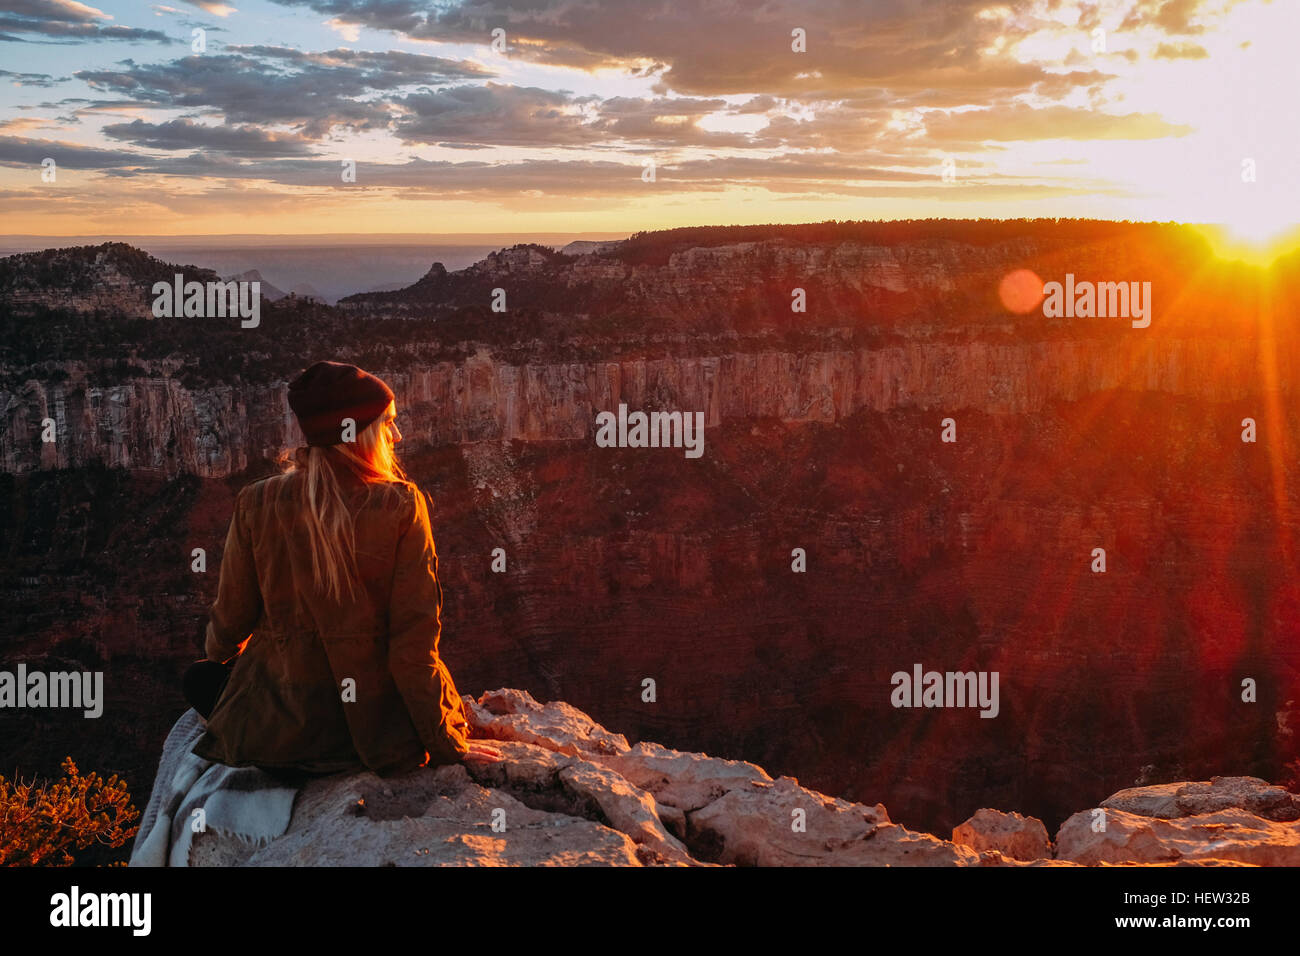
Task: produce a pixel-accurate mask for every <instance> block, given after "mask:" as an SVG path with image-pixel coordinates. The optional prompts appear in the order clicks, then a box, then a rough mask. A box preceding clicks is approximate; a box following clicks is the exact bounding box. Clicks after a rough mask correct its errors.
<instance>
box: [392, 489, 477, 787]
mask: <svg viewBox="0 0 1300 956" xmlns="http://www.w3.org/2000/svg"><path fill="white" fill-rule="evenodd" d="M413 499H414V500H413V511H414V513H413V515H412V517H411V520H410V522H409V523H408V524H406V525H405V531H403V533H402V535H401V537H400V538H399V539H398V543H397V564H396V567H395V568H394V570H393V590H392V596H391V597H390V599H389V610H388V668H389V671H390V672H391V673H392V675H393V681H394V683H396V685H397V689H398V691H399V692H400V693H401V695H402V699H403V701H404V702H405V703H406V709H407V711H408V712H409V713H410V715H411V722H412V723H414V724H415V729H416V731H417V732H418V733H419V735H420V740H421V741H422V742H423V743H424V746H425V749H426V750H428V752H429V763H430V764H431V765H439V764H445V763H455V762H457V761H459V760H460V758H461V757H462V756H463V755H464V754H466V753H468V752H469V726H468V723H467V721H466V719H465V712H464V707H463V704H462V703H461V699H460V694H459V693H458V692H457V690H456V685H455V682H453V681H452V678H451V674H450V672H448V670H447V668H446V666H445V665H444V664H443V662H442V659H441V658H440V657H439V656H438V639H439V637H440V636H441V632H442V584H441V582H439V580H438V552H437V551H436V549H435V548H434V544H433V529H432V526H431V525H430V522H429V508H428V505H427V503H426V500H425V495H424V492H423V491H420V490H419V489H416V490H415V493H414V496H413Z"/></svg>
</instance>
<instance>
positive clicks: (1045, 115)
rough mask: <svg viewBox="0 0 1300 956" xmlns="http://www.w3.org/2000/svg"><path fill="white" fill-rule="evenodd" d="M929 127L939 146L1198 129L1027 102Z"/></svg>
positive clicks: (933, 120) (1149, 135)
mask: <svg viewBox="0 0 1300 956" xmlns="http://www.w3.org/2000/svg"><path fill="white" fill-rule="evenodd" d="M925 128H926V132H927V134H928V135H929V137H930V139H931V140H933V141H935V142H946V143H955V142H960V143H965V144H977V143H982V142H986V141H994V142H999V141H1016V140H1042V139H1074V140H1099V139H1163V138H1164V137H1166V136H1186V135H1187V134H1188V133H1190V132H1192V127H1190V126H1181V125H1179V126H1176V125H1174V124H1172V123H1168V122H1166V121H1165V120H1164V119H1163V118H1162V117H1161V116H1160V115H1159V114H1158V113H1125V114H1123V115H1118V114H1113V113H1101V112H1097V111H1096V110H1088V109H1077V108H1075V107H1070V106H1048V107H1044V108H1042V109H1034V108H1033V107H1031V106H1027V105H1025V104H1023V103H1017V104H1014V105H1012V106H1006V107H999V108H996V109H987V110H969V111H966V112H962V113H949V112H939V111H936V112H933V113H927V114H926V116H925Z"/></svg>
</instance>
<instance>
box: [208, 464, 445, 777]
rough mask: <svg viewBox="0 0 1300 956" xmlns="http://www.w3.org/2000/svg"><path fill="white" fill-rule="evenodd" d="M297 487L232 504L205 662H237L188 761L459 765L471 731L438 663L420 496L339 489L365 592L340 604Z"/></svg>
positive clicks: (255, 492) (384, 488) (432, 571)
mask: <svg viewBox="0 0 1300 956" xmlns="http://www.w3.org/2000/svg"><path fill="white" fill-rule="evenodd" d="M302 478H303V475H302V473H295V472H291V473H288V474H284V475H276V476H273V477H271V478H264V479H262V480H260V481H255V482H253V483H252V484H250V485H248V486H247V487H245V488H244V489H243V490H241V491H240V493H239V496H238V498H237V500H236V502H235V513H234V516H233V518H232V519H231V522H230V530H229V532H228V534H227V537H226V549H225V553H224V555H223V556H222V559H221V578H220V581H219V583H218V586H217V599H216V601H215V602H214V603H213V604H212V606H211V608H210V620H209V623H208V629H207V638H206V644H205V651H206V653H207V656H208V658H209V659H210V660H214V661H227V660H229V659H230V658H231V657H233V656H235V655H236V654H239V658H238V660H237V661H236V663H235V666H234V670H233V671H232V672H231V675H230V679H229V681H228V682H227V684H226V687H225V689H224V690H223V691H222V693H221V696H220V698H219V699H218V700H217V703H216V706H215V707H214V709H213V711H212V714H211V716H210V717H209V719H208V726H207V732H206V733H205V734H204V735H203V736H202V738H200V740H199V742H198V743H197V744H195V746H194V750H193V752H194V753H195V754H198V755H199V756H200V757H204V758H206V759H208V760H214V761H217V762H219V763H224V764H227V765H230V766H260V767H270V768H297V769H300V770H307V771H313V772H317V773H329V772H335V771H341V770H351V769H361V768H363V767H365V768H369V769H371V770H373V771H375V772H376V773H380V774H383V775H390V774H394V773H400V772H403V771H406V770H410V769H414V768H415V767H417V766H421V765H424V764H426V763H427V764H430V765H440V764H446V763H455V762H457V761H459V760H460V758H461V756H462V755H463V754H465V753H466V752H468V750H469V743H468V738H469V726H468V720H467V719H466V714H465V710H464V705H463V703H462V701H461V698H460V694H459V693H458V692H457V690H456V685H455V683H454V682H453V681H452V678H451V674H450V673H449V672H448V671H447V668H446V666H445V665H444V664H443V662H442V659H441V657H440V656H439V654H438V640H439V637H440V633H441V613H442V585H441V583H440V582H439V580H438V554H437V551H436V550H435V549H434V543H433V531H432V527H431V525H430V521H429V511H430V506H429V503H428V502H427V500H426V496H425V494H424V492H423V491H420V490H419V489H418V488H417V487H416V486H415V485H414V484H410V485H404V484H400V483H397V482H380V483H371V484H369V485H366V484H364V483H363V482H362V481H361V480H360V479H359V478H357V477H355V476H353V475H351V474H347V475H341V481H342V487H343V488H344V491H345V497H347V499H348V502H349V511H350V512H351V513H352V514H353V515H354V516H355V550H354V554H355V556H356V563H357V567H358V570H359V582H360V584H359V588H358V590H357V592H356V593H355V595H354V596H353V597H351V598H349V597H347V595H346V592H345V596H344V599H343V600H342V601H341V602H340V601H335V600H333V599H332V598H330V597H329V596H328V595H327V594H326V593H325V592H324V591H323V590H322V589H320V588H318V587H317V586H316V585H315V583H314V580H313V574H312V563H311V554H310V551H309V543H308V542H309V539H308V537H307V526H306V524H305V522H304V519H303V504H302V499H303V481H302ZM245 642H247V643H245ZM241 645H243V648H242V652H241Z"/></svg>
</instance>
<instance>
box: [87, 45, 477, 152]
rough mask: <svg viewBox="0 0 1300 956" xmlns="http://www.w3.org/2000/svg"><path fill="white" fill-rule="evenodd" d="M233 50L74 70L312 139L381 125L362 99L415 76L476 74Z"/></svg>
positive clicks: (106, 85)
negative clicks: (293, 130) (290, 127)
mask: <svg viewBox="0 0 1300 956" xmlns="http://www.w3.org/2000/svg"><path fill="white" fill-rule="evenodd" d="M228 49H230V50H232V51H233V52H230V53H225V54H208V55H203V56H189V57H185V58H183V59H180V60H174V61H172V62H170V63H147V64H139V63H135V62H133V61H131V60H127V61H125V62H124V64H123V66H122V68H121V69H116V70H82V71H80V72H78V73H77V74H76V76H77V78H78V79H81V80H84V81H85V82H86V83H88V84H89V85H90V86H91V87H92V88H94V89H96V90H100V91H104V92H110V93H117V94H119V95H122V96H129V97H131V99H133V100H134V101H136V102H138V103H148V104H152V105H155V106H159V107H175V108H187V109H201V110H205V111H208V112H211V113H219V114H221V115H222V116H223V117H225V118H226V119H227V120H228V121H230V122H233V123H259V124H261V123H265V124H274V125H294V126H296V127H298V131H299V132H302V133H304V134H305V135H307V136H311V137H313V138H318V139H319V138H323V137H324V136H326V135H327V134H328V133H329V131H330V129H331V128H332V127H334V126H345V127H348V128H351V129H353V130H382V129H386V128H387V127H388V125H389V123H390V121H391V119H392V111H391V107H390V105H389V104H388V103H387V102H385V101H384V100H382V99H367V98H366V97H367V96H368V94H371V93H373V92H376V91H391V90H394V89H397V88H400V87H402V86H405V85H410V84H414V83H416V82H426V83H427V82H435V81H437V80H439V79H441V80H448V79H456V78H464V77H477V76H482V75H483V74H484V72H485V71H484V70H483V69H482V68H480V67H477V66H475V65H473V64H467V63H462V62H460V61H456V60H447V59H443V58H442V57H433V56H424V55H421V54H416V53H400V52H390V53H370V52H359V51H353V50H332V51H328V52H322V53H303V52H301V51H298V50H292V49H289V48H286V47H268V46H252V47H230V48H228Z"/></svg>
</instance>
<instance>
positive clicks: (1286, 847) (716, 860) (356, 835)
mask: <svg viewBox="0 0 1300 956" xmlns="http://www.w3.org/2000/svg"><path fill="white" fill-rule="evenodd" d="M465 701H466V704H467V709H468V711H469V713H470V717H471V723H472V725H473V728H474V731H473V736H474V737H475V738H477V739H486V740H489V741H491V742H492V744H493V746H495V747H497V749H499V750H500V751H502V753H503V755H504V759H503V760H501V761H498V762H493V763H482V762H465V763H462V764H455V765H451V766H445V767H438V768H425V769H421V770H417V771H414V772H412V773H409V774H404V775H402V776H399V777H392V778H387V779H381V778H379V777H377V776H375V775H374V774H370V773H360V774H336V775H334V776H332V777H327V778H322V779H318V780H315V781H312V782H311V783H309V784H308V785H307V786H306V787H305V788H304V789H303V790H302V791H301V792H300V793H299V795H298V798H297V802H296V803H295V807H294V813H293V819H292V821H291V823H290V826H289V830H288V832H286V833H285V834H284V835H283V836H281V837H280V838H278V839H276V840H274V841H273V842H271V843H270V844H269V845H267V846H264V847H260V848H258V847H254V846H252V845H251V844H244V843H241V842H240V841H239V840H237V839H235V838H233V837H229V836H226V835H223V834H221V833H219V832H217V831H213V830H209V831H206V832H204V833H201V834H198V835H197V836H196V837H195V840H194V847H193V850H192V851H191V854H190V862H191V864H192V865H196V866H230V865H248V866H332V865H345V866H358V865H360V866H453V865H455V866H499V865H505V866H699V865H718V864H721V865H736V866H1008V865H1036V866H1048V865H1070V864H1077V863H1102V862H1104V863H1155V864H1169V863H1179V862H1182V863H1202V864H1203V863H1221V862H1232V861H1237V862H1245V863H1258V864H1262V865H1271V864H1280V865H1287V864H1289V863H1292V862H1294V861H1295V860H1296V859H1297V858H1298V857H1297V853H1296V846H1297V839H1296V830H1297V828H1296V827H1295V826H1291V827H1288V825H1286V824H1281V823H1272V822H1270V821H1266V820H1263V819H1261V818H1259V817H1257V816H1255V815H1254V814H1252V813H1251V812H1250V811H1248V810H1245V809H1234V810H1230V811H1216V812H1214V813H1210V814H1206V815H1200V816H1195V817H1191V818H1189V819H1188V820H1186V821H1185V822H1182V823H1180V824H1173V823H1170V822H1168V821H1160V822H1159V823H1158V824H1156V826H1162V827H1164V829H1163V830H1160V831H1159V832H1153V831H1152V826H1153V825H1152V824H1151V822H1150V821H1151V820H1153V819H1154V818H1141V817H1138V816H1137V815H1135V814H1131V813H1126V812H1124V811H1118V810H1111V811H1108V812H1107V813H1108V818H1109V819H1111V820H1114V822H1115V824H1116V825H1112V826H1110V827H1108V829H1107V831H1106V832H1107V834H1110V836H1109V837H1106V835H1105V834H1102V835H1101V836H1102V839H1100V840H1097V839H1094V840H1090V841H1089V840H1080V835H1079V834H1078V833H1077V832H1076V831H1077V830H1078V828H1077V827H1076V826H1075V825H1074V824H1073V823H1072V822H1067V824H1066V826H1065V827H1063V828H1062V833H1061V836H1060V837H1059V839H1060V841H1061V845H1062V847H1064V848H1066V849H1067V850H1068V851H1069V852H1068V853H1061V854H1059V856H1060V857H1061V859H1052V857H1051V850H1050V844H1048V843H1047V839H1046V831H1045V830H1044V829H1043V826H1042V823H1041V822H1040V821H1038V820H1035V819H1033V818H1032V817H1030V818H1025V817H1021V816H1020V815H1019V814H1001V813H998V812H997V811H992V810H981V811H980V812H979V813H978V814H976V815H975V817H973V818H972V819H971V820H969V821H967V822H966V823H965V824H962V826H960V827H958V828H957V831H956V832H955V833H954V839H953V841H952V842H949V841H946V840H941V839H939V838H937V837H935V836H932V835H930V834H927V833H918V832H913V831H911V830H908V829H907V828H905V827H902V826H899V825H898V824H895V823H893V822H891V821H890V819H889V815H888V813H887V811H886V809H885V807H883V806H881V805H880V804H876V805H875V806H866V805H863V804H858V803H851V802H848V801H845V800H840V799H836V798H833V797H828V796H826V795H824V794H821V793H818V792H816V791H813V790H809V789H807V788H805V787H802V786H800V785H799V783H798V781H797V780H794V779H793V778H790V777H779V778H777V779H776V780H773V779H772V778H771V777H769V776H768V775H767V773H765V772H764V771H763V770H762V768H760V767H758V766H755V765H754V764H751V763H746V762H744V761H739V760H726V759H720V758H716V757H710V756H708V755H707V754H701V753H686V752H682V751H676V750H670V749H668V748H665V747H662V746H659V745H658V744H652V743H644V742H643V743H640V744H637V745H636V746H629V745H628V742H627V740H626V739H625V738H624V737H623V736H622V735H620V734H616V733H611V732H610V731H608V730H606V729H605V728H604V727H602V726H600V725H599V724H597V723H596V722H595V721H593V720H592V719H591V718H590V717H588V716H587V715H586V714H584V713H582V712H581V711H579V710H577V709H576V708H574V707H571V706H570V705H568V704H566V703H563V702H553V703H548V704H545V705H543V704H541V703H539V702H538V701H536V700H535V699H533V697H532V696H531V695H529V694H528V693H526V692H523V691H519V690H512V689H502V690H497V691H490V692H487V693H484V694H483V695H481V696H480V697H479V698H478V700H474V699H473V698H470V697H466V698H465ZM1233 780H1234V781H1235V782H1234V783H1232V784H1229V785H1222V784H1221V783H1220V778H1216V780H1215V781H1212V782H1211V783H1210V784H1206V785H1202V784H1194V783H1193V784H1181V785H1178V786H1179V787H1181V788H1183V789H1186V790H1187V791H1188V792H1189V793H1191V792H1200V788H1203V787H1209V788H1211V790H1213V796H1212V801H1218V802H1221V801H1222V800H1224V799H1227V800H1235V801H1236V802H1237V803H1240V804H1245V803H1250V804H1252V805H1263V804H1267V805H1268V806H1270V807H1276V806H1277V805H1278V804H1279V802H1280V801H1279V800H1278V799H1277V795H1276V794H1269V795H1267V796H1263V794H1264V792H1265V791H1266V790H1268V789H1269V788H1268V787H1267V785H1266V784H1264V782H1263V781H1253V782H1252V781H1251V780H1250V778H1233ZM1150 789H1152V790H1155V789H1159V788H1150ZM1272 789H1277V788H1272ZM1228 794H1232V796H1228ZM1150 796H1152V795H1150V794H1138V793H1137V792H1136V791H1128V792H1127V795H1125V796H1122V797H1121V795H1119V794H1117V795H1116V797H1117V798H1120V799H1122V800H1126V801H1128V803H1129V805H1137V804H1135V803H1134V801H1135V800H1140V799H1145V798H1147V797H1150ZM1261 801H1263V804H1261ZM1207 805H1209V804H1207ZM1079 816H1080V817H1081V818H1082V817H1088V818H1091V814H1080V815H1079ZM1140 820H1146V821H1147V823H1146V824H1145V826H1146V829H1142V827H1143V826H1144V824H1141V823H1139V822H1136V821H1140Z"/></svg>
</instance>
